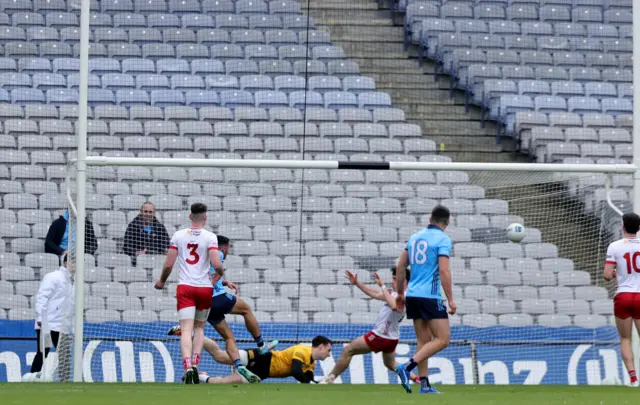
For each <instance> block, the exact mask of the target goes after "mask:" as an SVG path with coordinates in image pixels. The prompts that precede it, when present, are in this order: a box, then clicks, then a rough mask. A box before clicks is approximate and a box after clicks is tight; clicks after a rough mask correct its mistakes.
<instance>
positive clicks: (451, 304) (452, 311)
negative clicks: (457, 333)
mask: <svg viewBox="0 0 640 405" xmlns="http://www.w3.org/2000/svg"><path fill="white" fill-rule="evenodd" d="M457 310H458V306H457V305H456V302H455V301H454V300H449V315H455V313H456V311H457Z"/></svg>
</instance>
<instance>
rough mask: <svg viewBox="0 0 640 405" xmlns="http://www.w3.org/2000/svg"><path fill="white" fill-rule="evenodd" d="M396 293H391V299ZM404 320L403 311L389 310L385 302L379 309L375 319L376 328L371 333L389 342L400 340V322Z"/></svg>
mask: <svg viewBox="0 0 640 405" xmlns="http://www.w3.org/2000/svg"><path fill="white" fill-rule="evenodd" d="M397 295H398V294H397V293H396V292H391V296H392V297H394V298H395V297H396V296H397ZM403 319H404V311H402V312H398V311H394V310H393V309H391V307H390V306H389V304H387V303H386V302H385V303H384V304H383V305H382V307H380V312H378V319H376V326H375V327H374V328H373V330H372V332H373V333H375V334H376V335H378V336H380V337H382V338H385V339H391V340H399V339H400V322H402V320H403Z"/></svg>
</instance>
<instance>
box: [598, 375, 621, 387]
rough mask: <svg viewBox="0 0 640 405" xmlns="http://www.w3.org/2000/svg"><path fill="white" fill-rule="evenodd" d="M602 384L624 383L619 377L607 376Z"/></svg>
mask: <svg viewBox="0 0 640 405" xmlns="http://www.w3.org/2000/svg"><path fill="white" fill-rule="evenodd" d="M600 385H622V382H621V381H620V379H619V378H618V377H615V376H613V377H607V378H605V379H603V380H602V381H601V382H600Z"/></svg>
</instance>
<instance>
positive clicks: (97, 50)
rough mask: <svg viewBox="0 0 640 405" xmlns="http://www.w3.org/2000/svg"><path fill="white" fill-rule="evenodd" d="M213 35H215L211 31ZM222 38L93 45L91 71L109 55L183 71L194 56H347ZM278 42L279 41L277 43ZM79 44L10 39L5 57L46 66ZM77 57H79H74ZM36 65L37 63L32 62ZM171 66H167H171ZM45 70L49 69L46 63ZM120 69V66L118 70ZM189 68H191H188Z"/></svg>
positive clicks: (320, 48)
mask: <svg viewBox="0 0 640 405" xmlns="http://www.w3.org/2000/svg"><path fill="white" fill-rule="evenodd" d="M211 34H215V33H214V32H211ZM220 42H222V41H218V42H216V44H214V45H211V47H208V46H207V44H194V43H183V44H178V45H175V46H174V45H171V44H153V43H152V44H146V45H142V46H140V45H137V44H129V43H113V44H110V45H108V46H105V45H104V44H98V43H96V44H93V45H91V48H90V50H89V55H90V57H91V61H92V62H91V66H92V68H90V70H91V71H94V70H96V63H97V64H98V67H99V64H100V63H99V62H96V60H97V59H100V58H106V59H114V60H113V61H111V62H108V65H106V66H105V68H108V69H115V68H114V67H113V65H114V63H113V62H117V61H118V60H127V59H131V58H142V59H149V60H150V61H153V60H162V59H166V58H176V57H177V58H178V60H181V62H176V63H178V67H179V68H180V69H181V70H184V69H185V67H184V66H188V65H185V63H186V62H187V60H193V59H206V58H215V59H218V60H223V61H225V60H230V59H248V60H255V61H262V60H276V59H281V60H288V61H297V60H307V59H309V60H311V59H313V60H319V61H333V60H342V59H344V50H343V49H342V48H341V47H339V46H330V45H317V44H309V47H307V46H305V45H295V44H294V45H291V44H288V45H284V44H282V45H280V46H274V45H264V44H249V45H245V46H241V45H237V44H227V43H220ZM274 44H275V45H277V43H274ZM79 50H80V48H79V45H78V44H76V45H74V46H73V48H72V47H71V45H69V44H65V43H63V42H47V43H42V44H40V45H36V44H35V43H31V42H8V43H6V44H5V45H4V56H5V57H8V58H14V59H18V58H28V57H31V58H37V57H40V58H41V59H42V61H41V60H40V59H36V61H37V62H38V63H40V64H41V65H44V64H45V63H46V61H50V60H54V59H56V58H65V57H68V58H69V59H77V57H78V55H79ZM72 56H75V58H71V57H72ZM65 62H66V63H67V66H65V68H66V69H69V70H70V71H77V70H78V69H77V62H76V63H75V66H74V64H73V62H69V61H65ZM32 64H35V63H32ZM29 67H30V68H32V69H35V67H38V68H40V66H35V67H34V66H29ZM169 67H170V66H167V68H169ZM41 69H44V70H46V69H45V66H43V67H42V68H41ZM39 70H40V69H39ZM118 71H119V69H118ZM186 71H188V68H187V69H186Z"/></svg>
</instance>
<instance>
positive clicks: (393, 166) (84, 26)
mask: <svg viewBox="0 0 640 405" xmlns="http://www.w3.org/2000/svg"><path fill="white" fill-rule="evenodd" d="M90 4H91V2H90V0H81V13H80V72H79V73H80V76H79V79H80V82H79V108H78V124H77V140H78V150H77V159H76V161H75V165H74V168H75V172H76V173H75V180H76V187H77V189H76V196H77V197H76V201H75V210H74V211H76V218H77V233H76V242H75V243H76V244H75V252H76V254H75V319H74V345H73V381H74V382H82V381H83V351H84V350H83V336H84V330H83V327H84V319H83V317H84V295H85V291H84V270H85V253H84V248H85V246H84V245H85V240H84V236H85V219H86V184H87V167H90V166H104V165H109V166H147V167H151V166H173V167H182V168H186V167H211V168H212V167H215V168H233V167H243V168H287V169H314V168H315V169H328V170H342V169H363V170H397V171H405V170H412V171H441V170H460V171H468V172H473V171H487V172H489V171H491V172H496V171H504V172H520V173H523V172H524V173H527V172H531V173H534V172H538V173H539V172H545V173H604V174H608V175H612V174H631V175H633V193H632V194H633V209H634V211H635V212H640V125H639V123H640V103H638V102H636V103H635V104H634V107H633V116H634V126H633V163H632V164H620V165H582V164H580V165H579V164H575V165H573V164H567V165H564V164H517V163H513V164H511V163H456V162H454V163H427V162H420V163H417V162H416V163H413V162H390V163H379V164H378V163H366V164H360V163H354V162H338V161H307V160H305V161H258V160H226V159H219V160H209V159H157V158H116V157H93V156H91V157H88V156H87V117H88V103H87V100H88V97H87V96H88V60H89V25H90ZM633 22H634V23H633V43H634V45H633V53H634V55H636V56H637V55H640V7H639V6H637V5H635V4H634V7H633ZM633 65H634V69H633V71H634V73H633V82H634V83H640V59H639V58H637V57H636V58H634V62H633ZM633 96H634V99H635V100H640V86H637V85H636V86H634V89H633ZM73 203H74V202H73V201H71V198H70V205H71V206H72V207H74V204H73ZM639 346H640V341H639V339H638V335H637V334H635V333H634V350H635V353H636V361H638V358H637V356H638V348H639ZM636 368H637V369H639V368H640V366H636Z"/></svg>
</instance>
